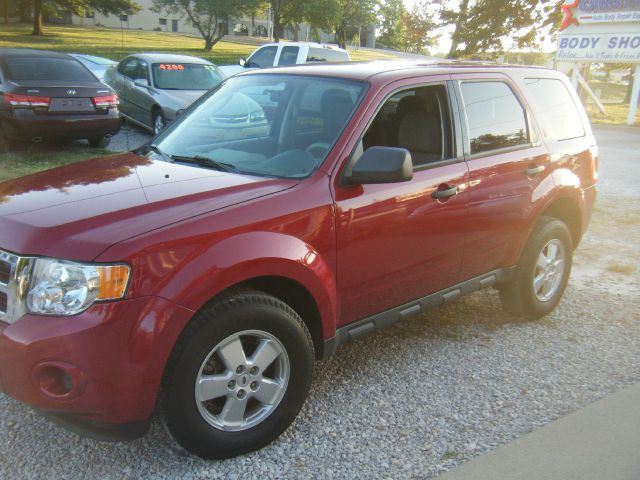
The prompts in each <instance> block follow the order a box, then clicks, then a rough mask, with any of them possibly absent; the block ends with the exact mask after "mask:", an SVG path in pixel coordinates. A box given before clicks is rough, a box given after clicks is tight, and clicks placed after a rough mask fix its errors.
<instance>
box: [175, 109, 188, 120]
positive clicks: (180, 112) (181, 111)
mask: <svg viewBox="0 0 640 480" xmlns="http://www.w3.org/2000/svg"><path fill="white" fill-rule="evenodd" d="M185 110H186V109H184V108H181V109H180V110H177V111H176V118H178V117H179V116H180V115H182V114H183V113H184V111H185Z"/></svg>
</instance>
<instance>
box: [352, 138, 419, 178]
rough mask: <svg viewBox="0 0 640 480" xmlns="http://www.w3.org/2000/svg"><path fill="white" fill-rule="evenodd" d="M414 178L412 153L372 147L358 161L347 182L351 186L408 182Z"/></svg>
mask: <svg viewBox="0 0 640 480" xmlns="http://www.w3.org/2000/svg"><path fill="white" fill-rule="evenodd" d="M412 178H413V163H412V162H411V153H409V150H407V149H405V148H395V147H370V148H367V149H366V150H365V151H364V153H363V154H362V156H361V157H360V158H359V159H358V160H356V163H355V165H354V166H353V168H352V169H351V173H350V174H349V175H348V176H347V177H346V180H347V182H348V183H349V184H351V185H361V184H362V185H364V184H370V183H397V182H408V181H409V180H411V179H412Z"/></svg>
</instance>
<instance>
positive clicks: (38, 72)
mask: <svg viewBox="0 0 640 480" xmlns="http://www.w3.org/2000/svg"><path fill="white" fill-rule="evenodd" d="M5 62H6V63H7V68H8V70H9V78H11V79H12V80H54V81H55V80H61V81H66V80H68V81H80V82H95V81H96V77H94V76H93V74H92V73H91V72H89V70H87V69H86V67H85V66H84V65H82V64H81V63H80V62H78V61H77V60H76V59H75V58H68V59H67V58H46V57H9V58H7V59H6V60H5Z"/></svg>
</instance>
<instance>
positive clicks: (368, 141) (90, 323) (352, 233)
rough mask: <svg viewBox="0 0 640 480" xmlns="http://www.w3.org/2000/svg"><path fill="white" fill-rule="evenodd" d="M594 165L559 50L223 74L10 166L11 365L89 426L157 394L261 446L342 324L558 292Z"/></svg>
mask: <svg viewBox="0 0 640 480" xmlns="http://www.w3.org/2000/svg"><path fill="white" fill-rule="evenodd" d="M596 172H597V148H596V144H595V141H594V137H593V135H592V133H591V129H590V126H589V123H588V121H587V118H586V116H585V114H584V111H583V109H582V107H581V106H580V102H579V99H578V98H577V97H576V95H575V93H574V91H573V90H572V88H571V86H570V85H569V83H568V82H567V80H566V78H565V77H564V76H563V75H562V74H560V73H557V72H555V71H552V70H545V69H537V68H521V67H505V66H499V67H498V66H490V65H481V64H468V65H465V64H454V63H442V64H421V63H404V62H374V63H364V64H358V63H352V64H342V65H324V64H323V65H310V66H301V67H289V68H280V69H277V70H262V71H259V72H251V73H247V74H242V75H239V76H236V77H233V78H231V79H229V80H227V81H226V82H225V83H223V84H222V85H221V86H219V87H218V88H217V89H216V90H214V91H212V92H210V93H209V94H208V95H207V96H205V97H204V98H202V99H201V100H200V101H198V102H197V103H196V104H195V105H193V106H192V107H190V109H189V110H188V111H187V112H186V113H185V115H184V116H182V117H180V119H179V120H178V121H177V122H175V123H174V124H172V125H171V126H170V127H169V128H167V129H166V131H164V132H163V133H161V134H160V135H159V136H157V137H155V139H154V140H153V142H152V143H151V144H149V145H147V146H145V147H142V148H140V149H138V150H137V151H135V152H132V153H126V154H123V155H116V156H109V157H104V158H99V159H96V160H91V161H87V162H84V163H79V164H75V165H70V166H66V167H62V168H57V169H54V170H50V171H48V172H44V173H39V174H35V175H31V176H29V177H25V178H21V179H17V180H13V181H9V182H6V183H3V184H0V249H1V250H0V385H1V389H2V390H3V391H4V392H6V393H7V394H8V395H11V396H13V397H15V398H17V399H19V400H21V401H23V402H25V403H28V404H30V405H32V406H34V407H36V408H38V409H41V410H44V411H46V412H49V413H53V414H54V415H53V416H54V417H55V418H56V419H57V420H58V421H60V422H62V423H64V424H65V425H67V426H70V427H71V428H81V429H83V430H85V431H90V432H93V433H94V434H95V435H113V436H119V437H121V438H132V437H136V436H140V435H143V434H144V433H145V432H146V430H147V428H148V425H149V420H150V418H151V416H152V415H153V414H154V412H158V413H159V415H160V416H161V418H162V419H163V421H164V422H165V423H166V425H167V427H168V429H169V431H170V432H171V434H172V435H173V437H174V438H175V439H176V440H177V441H178V442H179V443H180V444H181V445H182V446H183V447H184V448H186V449H187V450H189V451H191V452H193V453H195V454H197V455H200V456H202V457H205V458H224V457H229V456H233V455H237V454H239V453H242V452H247V451H249V450H253V449H256V448H260V447H262V446H264V445H265V444H267V443H268V442H270V441H272V440H274V439H275V438H276V437H277V436H278V435H279V434H280V433H281V432H282V431H283V430H285V429H286V428H287V426H288V425H289V424H290V423H291V422H292V420H293V419H294V418H295V416H296V415H297V413H298V411H299V409H300V408H301V406H302V404H303V402H304V400H305V397H306V395H307V392H308V389H309V386H310V384H311V378H312V373H313V364H314V359H315V358H322V357H326V356H328V355H331V354H332V353H334V352H335V350H336V348H337V347H338V346H339V345H341V344H343V343H345V342H347V341H349V340H352V339H354V338H357V337H360V336H362V335H364V334H367V333H370V332H373V331H375V330H376V329H378V328H381V327H384V326H385V325H389V324H391V323H394V322H396V321H398V320H401V319H403V318H405V317H408V316H410V315H415V314H419V313H421V312H424V311H425V310H427V309H429V308H432V307H435V306H438V305H441V304H443V303H445V302H448V301H451V300H455V299H457V298H459V297H460V296H461V295H463V294H465V293H468V292H471V291H474V290H477V289H480V288H484V287H489V286H492V287H495V288H497V289H499V290H500V296H501V298H502V300H503V301H504V305H505V307H506V308H507V309H508V310H509V311H510V312H513V313H514V314H516V315H519V316H525V317H530V318H537V317H540V316H543V315H545V314H547V313H549V312H550V311H551V310H552V309H553V308H554V307H555V306H556V304H557V303H558V301H559V300H560V297H561V296H562V294H563V291H564V289H565V286H566V284H567V279H568V277H569V271H570V269H571V259H572V252H573V251H574V249H575V248H576V246H577V245H578V242H579V241H580V238H581V236H582V234H583V232H584V230H585V228H586V226H587V224H588V222H589V218H590V215H591V211H592V208H593V204H594V200H595V196H596V189H595V184H596V176H597V173H596Z"/></svg>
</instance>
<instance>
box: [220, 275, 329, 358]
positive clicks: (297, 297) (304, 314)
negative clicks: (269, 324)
mask: <svg viewBox="0 0 640 480" xmlns="http://www.w3.org/2000/svg"><path fill="white" fill-rule="evenodd" d="M244 288H249V289H254V290H259V291H261V292H264V293H266V294H269V295H271V296H273V297H275V298H277V299H278V300H281V301H282V302H284V303H286V304H287V305H289V306H290V307H291V308H292V309H293V310H294V311H295V312H296V313H297V314H298V315H300V318H302V321H303V322H304V323H305V325H306V326H307V329H308V330H309V333H310V334H311V339H312V340H313V348H314V351H315V356H316V358H322V355H323V348H324V342H323V334H322V332H323V328H322V319H321V316H320V309H319V308H318V304H317V303H316V300H315V299H314V297H313V295H311V292H309V290H307V289H306V288H305V286H304V285H302V284H301V283H299V282H297V281H296V280H292V279H291V278H287V277H281V276H268V275H265V276H260V277H254V278H250V279H247V280H245V281H243V282H240V283H238V284H236V285H232V286H230V287H229V288H227V289H225V290H223V291H222V292H220V293H219V294H217V295H216V296H215V297H213V298H212V299H211V301H216V300H217V299H218V298H221V297H223V296H225V295H227V294H228V293H230V292H232V291H233V290H236V289H244Z"/></svg>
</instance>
